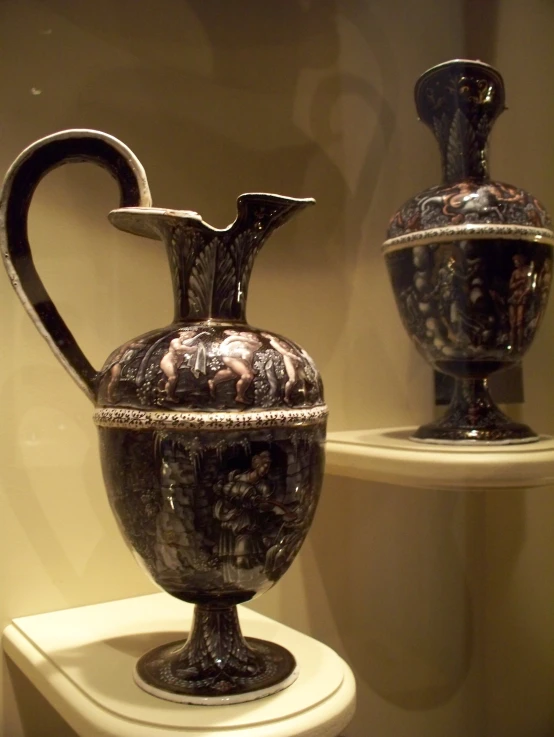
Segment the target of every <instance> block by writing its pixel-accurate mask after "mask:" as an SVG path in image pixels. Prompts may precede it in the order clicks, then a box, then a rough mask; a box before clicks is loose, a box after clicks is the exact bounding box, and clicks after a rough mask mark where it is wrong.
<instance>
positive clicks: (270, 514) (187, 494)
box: [0, 130, 327, 704]
mask: <svg viewBox="0 0 554 737" xmlns="http://www.w3.org/2000/svg"><path fill="white" fill-rule="evenodd" d="M68 161H91V162H94V163H96V164H99V165H100V166H102V167H104V168H105V169H107V170H108V171H109V172H110V173H111V174H112V175H113V176H114V177H115V178H116V180H117V181H118V183H119V187H120V193H121V207H120V209H117V210H114V211H113V212H111V213H110V215H109V219H110V221H111V222H112V223H113V224H114V225H115V226H116V227H118V228H120V229H122V230H125V231H128V232H131V233H135V234H137V235H141V236H146V237H149V238H155V239H160V240H162V241H164V242H165V246H166V249H167V253H168V257H169V262H170V267H171V274H172V280H173V289H174V298H175V316H174V319H173V322H172V323H171V324H170V325H169V326H167V327H164V328H161V329H159V330H152V331H150V332H148V333H145V334H144V335H141V336H139V337H137V338H133V339H132V340H129V341H127V342H126V343H125V344H124V345H122V346H120V347H119V348H117V349H116V350H115V351H113V353H112V354H111V355H110V356H109V358H108V360H107V361H106V363H105V364H104V366H103V368H102V369H101V370H100V371H96V370H95V369H94V368H93V367H92V366H91V364H90V363H89V362H88V360H87V359H86V358H85V356H84V354H83V353H82V351H81V349H80V348H79V346H78V344H77V342H76V341H75V339H74V337H73V336H72V334H71V333H70V332H69V330H68V328H67V326H66V325H65V323H64V321H63V320H62V318H61V317H60V315H59V314H58V312H57V310H56V308H55V307H54V305H53V303H52V301H51V299H50V297H49V296H48V294H47V292H46V290H45V289H44V287H43V285H42V283H41V281H40V278H39V276H38V274H37V272H36V270H35V268H34V266H33V261H32V257H31V251H30V247H29V243H28V240H27V213H28V209H29V204H30V201H31V198H32V195H33V192H34V190H35V187H36V186H37V184H38V182H39V181H40V180H41V178H42V177H43V176H44V175H45V174H46V173H47V172H48V171H50V170H52V169H54V168H55V167H57V166H59V165H61V164H63V163H65V162H68ZM312 203H313V200H310V199H292V198H289V197H280V196H277V195H270V194H245V195H242V196H241V197H239V199H238V216H237V219H236V220H235V222H234V223H233V224H232V225H230V226H229V227H227V228H224V229H222V230H219V229H216V228H213V227H211V226H210V225H208V224H206V223H205V222H204V221H203V220H202V218H201V217H200V216H199V215H198V214H196V213H194V212H189V211H179V210H164V209H157V208H152V207H151V199H150V193H149V190H148V184H147V180H146V176H145V173H144V170H143V168H142V166H141V164H140V162H139V161H138V160H137V158H136V157H135V156H134V154H133V153H132V152H131V151H130V150H129V149H128V148H127V147H126V146H125V145H124V144H122V143H121V142H120V141H118V140H117V139H115V138H112V137H111V136H108V135H106V134H104V133H99V132H96V131H88V130H69V131H63V132H60V133H57V134H54V135H52V136H49V137H47V138H44V139H42V140H40V141H38V142H36V143H35V144H33V145H32V146H30V147H29V148H27V149H26V150H25V151H24V152H23V153H22V154H21V155H20V156H19V157H18V159H17V160H16V161H15V162H14V164H13V165H12V167H11V169H10V170H9V172H8V174H7V176H6V180H5V183H4V188H3V191H2V195H1V200H0V218H1V239H2V240H1V247H2V254H3V257H4V261H5V265H6V268H7V271H8V274H9V276H10V278H11V281H12V283H13V286H14V287H15V290H16V291H17V294H18V296H19V298H20V299H21V301H22V302H23V305H24V306H25V308H26V310H27V312H28V313H29V314H30V316H31V318H32V319H33V321H34V323H35V325H36V327H37V329H38V330H39V332H40V333H41V334H42V335H43V337H44V338H45V339H46V340H47V342H48V344H49V345H50V347H51V349H52V350H53V351H54V353H55V354H56V356H57V358H58V359H59V360H60V362H61V363H62V365H63V366H64V368H65V369H67V371H68V372H69V373H70V374H71V376H72V377H73V379H75V381H76V382H77V383H78V385H79V386H80V387H81V389H83V391H84V392H85V393H86V394H87V396H88V397H89V398H90V399H91V400H92V401H93V402H94V403H95V405H96V410H95V413H94V421H95V423H96V425H97V426H98V430H99V436H100V455H101V461H102V469H103V474H104V479H105V484H106V488H107V492H108V497H109V501H110V504H111V507H112V509H113V512H114V514H115V517H116V519H117V522H118V524H119V526H120V528H121V531H122V534H123V536H124V537H125V539H126V541H127V543H128V544H129V546H130V547H131V549H132V550H133V552H134V554H135V556H136V557H137V558H138V560H139V562H140V563H141V564H142V565H143V566H144V567H145V568H146V570H147V572H148V574H149V575H150V576H151V577H152V579H153V580H154V581H155V582H156V583H157V584H158V585H159V586H160V587H161V588H163V589H164V590H165V591H167V592H168V593H169V594H171V595H173V596H175V597H177V598H178V599H182V600H183V601H187V602H191V603H193V604H194V605H195V610H194V621H193V626H192V631H191V632H190V635H189V636H188V638H187V639H186V640H183V641H180V642H172V643H169V644H168V645H164V646H162V647H159V648H157V649H155V650H153V651H152V652H149V653H147V654H145V655H143V656H142V657H141V658H140V660H139V661H138V663H137V666H136V671H135V680H136V681H137V683H138V684H139V686H141V687H142V688H143V689H144V690H146V691H148V692H150V693H152V694H154V695H156V696H160V697H161V698H165V699H169V700H174V701H183V702H186V703H201V704H220V703H236V702H239V701H249V700H253V699H256V698H260V697H262V696H265V695H268V694H270V693H274V692H276V691H279V690H281V689H283V688H285V687H286V686H288V685H289V684H290V683H292V682H293V681H294V680H295V678H296V676H297V668H296V663H295V660H294V657H293V656H292V655H291V653H289V652H288V651H287V650H285V649H284V648H283V647H281V646H279V645H277V644H274V643H270V642H265V641H261V640H256V639H245V638H244V637H243V636H242V634H241V631H240V627H239V623H238V619H237V610H236V605H237V604H239V603H242V602H246V601H249V600H250V599H252V598H253V597H255V596H257V595H259V594H261V593H263V592H264V591H267V590H268V589H269V588H270V587H271V586H273V584H274V583H276V581H278V580H279V578H280V577H281V576H282V575H283V573H284V572H285V571H286V570H287V568H288V567H289V566H290V564H291V563H292V561H293V559H294V557H295V556H296V554H297V552H298V550H299V548H300V546H301V545H302V543H303V541H304V539H305V537H306V534H307V532H308V530H309V528H310V525H311V523H312V519H313V517H314V512H315V508H316V505H317V501H318V497H319V493H320V488H321V482H322V475H323V465H324V449H323V442H324V436H325V424H326V416H327V409H326V407H325V404H324V402H323V388H322V384H321V379H320V377H319V374H318V372H317V369H316V367H315V366H314V364H313V362H312V360H311V359H310V357H309V356H308V355H307V354H306V353H305V352H304V351H303V350H302V349H301V348H300V347H299V346H297V345H296V344H295V343H293V342H292V341H290V340H287V339H286V338H283V337H281V336H279V335H274V334H272V333H269V332H266V331H261V330H258V329H255V328H252V327H250V326H249V325H248V324H247V322H246V317H245V307H246V295H247V291H248V282H249V278H250V273H251V270H252V266H253V262H254V258H255V256H256V254H257V253H258V251H259V249H260V248H261V246H262V245H263V243H264V242H265V240H266V238H267V237H268V236H269V235H270V234H271V232H272V231H273V230H274V229H275V228H277V227H279V226H280V225H283V224H284V223H285V222H286V221H287V220H288V219H289V218H290V217H292V215H294V214H295V213H296V212H298V211H300V210H302V209H304V208H305V207H306V206H307V205H310V204H312Z"/></svg>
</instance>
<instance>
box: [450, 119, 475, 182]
mask: <svg viewBox="0 0 554 737" xmlns="http://www.w3.org/2000/svg"><path fill="white" fill-rule="evenodd" d="M480 155H481V148H480V146H479V145H478V143H477V140H476V138H475V131H474V129H473V126H472V125H471V124H470V123H469V121H468V119H467V118H466V116H465V115H464V114H463V112H462V111H461V110H459V109H458V110H456V112H455V113H454V117H453V119H452V124H451V125H450V131H449V135H448V145H447V149H446V174H447V176H448V178H449V179H455V178H462V177H463V176H465V175H466V173H467V172H468V171H471V170H474V169H475V168H476V166H475V165H476V164H477V163H478V161H479V159H480Z"/></svg>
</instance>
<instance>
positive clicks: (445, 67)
mask: <svg viewBox="0 0 554 737" xmlns="http://www.w3.org/2000/svg"><path fill="white" fill-rule="evenodd" d="M464 70H466V71H468V70H473V71H474V72H480V73H481V74H482V75H484V76H485V78H487V79H488V80H490V82H491V83H492V84H494V88H495V91H496V103H495V105H494V107H495V110H496V112H495V114H494V117H493V120H494V119H495V118H496V117H497V116H498V115H500V113H502V111H503V110H505V109H506V105H505V85H504V79H503V78H502V75H501V74H500V72H499V71H498V69H496V68H495V67H493V66H491V65H490V64H487V63H486V62H484V61H480V60H479V59H450V60H449V61H443V62H441V63H440V64H436V65H435V66H432V67H431V68H430V69H427V71H425V72H423V74H422V75H421V76H420V77H419V79H418V80H417V82H416V84H415V88H414V98H415V104H416V109H417V112H418V115H419V118H420V120H422V121H423V122H424V123H427V124H431V121H432V118H433V112H432V110H427V109H426V107H427V103H426V98H425V92H424V91H425V90H426V89H428V88H429V85H430V84H431V83H432V80H433V79H434V78H438V79H440V78H441V75H444V74H445V73H447V72H448V71H452V72H456V71H458V72H462V71H464ZM450 94H451V95H454V97H456V98H457V94H456V93H454V92H453V91H452V90H450ZM474 104H475V102H474ZM489 104H490V101H489Z"/></svg>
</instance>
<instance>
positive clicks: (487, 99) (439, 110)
mask: <svg viewBox="0 0 554 737" xmlns="http://www.w3.org/2000/svg"><path fill="white" fill-rule="evenodd" d="M504 99H505V96H504V83H503V81H502V77H501V76H500V74H499V73H498V72H497V71H496V70H495V69H493V68H492V67H490V66H488V64H483V63H481V62H476V61H465V60H455V61H451V62H446V63H445V64H440V65H439V66H436V67H433V68H432V69H430V70H429V71H427V72H425V74H423V75H422V76H421V77H420V79H419V80H418V82H417V85H416V88H415V100H416V107H417V112H418V115H419V117H420V119H421V120H422V121H423V122H424V123H425V124H426V125H428V126H429V128H431V130H432V131H433V133H434V135H435V138H436V139H437V142H438V144H439V148H440V153H441V159H442V176H443V182H444V183H445V184H454V183H455V182H459V181H461V180H464V179H474V180H477V181H488V179H489V171H488V159H487V146H488V138H489V134H490V131H491V129H492V126H493V124H494V121H495V120H496V118H497V117H498V116H499V115H500V113H502V111H503V110H504V109H505V105H504Z"/></svg>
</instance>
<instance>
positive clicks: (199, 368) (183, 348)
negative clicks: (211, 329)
mask: <svg viewBox="0 0 554 737" xmlns="http://www.w3.org/2000/svg"><path fill="white" fill-rule="evenodd" d="M193 331H194V328H192V329H191V328H184V329H183V330H181V331H179V335H178V336H177V337H176V338H173V340H172V341H171V342H170V343H169V346H168V349H167V352H166V353H165V354H164V356H163V357H162V360H161V361H160V368H161V370H162V371H163V372H164V374H165V376H166V379H167V380H166V382H165V386H164V388H165V392H166V394H167V398H168V399H169V400H171V401H173V402H176V401H178V400H177V397H176V396H175V389H176V388H177V381H178V378H179V369H180V368H181V366H182V365H183V362H184V361H185V360H187V361H191V360H192V359H193V358H194V359H195V360H194V365H193V366H192V368H191V371H192V373H193V374H194V376H195V377H196V378H198V376H199V375H200V374H201V373H202V374H205V373H206V347H205V346H204V344H203V343H197V342H196V341H197V340H198V339H199V338H200V337H201V336H203V335H208V333H207V332H200V333H195V332H193Z"/></svg>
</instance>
